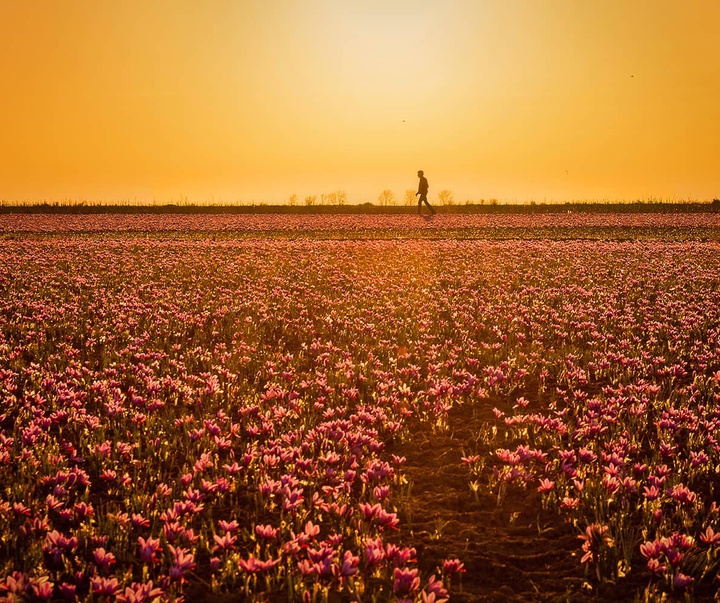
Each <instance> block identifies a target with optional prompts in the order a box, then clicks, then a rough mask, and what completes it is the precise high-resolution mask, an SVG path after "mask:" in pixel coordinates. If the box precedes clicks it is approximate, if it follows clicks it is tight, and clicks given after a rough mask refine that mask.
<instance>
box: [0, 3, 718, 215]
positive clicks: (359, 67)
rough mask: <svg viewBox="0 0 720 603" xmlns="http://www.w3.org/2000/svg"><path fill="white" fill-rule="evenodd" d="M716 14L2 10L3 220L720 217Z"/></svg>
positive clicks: (582, 7) (99, 7)
mask: <svg viewBox="0 0 720 603" xmlns="http://www.w3.org/2000/svg"><path fill="white" fill-rule="evenodd" d="M718 24H720V2H717V1H716V0H706V1H701V0H696V1H693V0H688V2H678V1H677V0H648V1H645V0H602V1H599V0H444V1H442V2H441V1H440V0H432V1H430V0H413V1H402V0H357V1H354V0H353V1H350V0H284V1H281V0H262V1H261V0H257V1H256V0H253V1H249V0H246V1H243V0H224V1H212V0H207V1H204V2H197V1H195V0H140V1H135V0H123V1H122V2H118V1H117V0H66V1H63V2H58V1H55V0H47V1H38V0H3V1H2V2H0V45H1V46H2V51H1V52H0V74H1V75H0V94H1V95H2V96H1V97H2V111H1V112H0V132H1V133H2V134H1V135H0V201H3V200H4V201H9V202H13V201H36V200H51V201H52V200H68V199H70V200H81V199H84V200H88V201H94V200H104V201H114V200H122V199H129V200H133V199H137V201H144V202H147V201H150V202H152V201H153V200H155V201H158V202H168V201H178V200H179V199H181V198H186V199H187V200H188V201H210V200H214V201H215V202H219V201H223V202H236V201H238V200H243V201H245V202H250V201H252V200H255V201H256V202H258V201H262V200H264V201H268V202H281V201H284V200H286V199H287V198H288V197H289V195H291V194H293V193H296V194H297V195H298V196H299V198H300V200H301V201H300V202H301V203H302V199H303V198H304V197H305V196H307V195H320V194H322V193H329V192H332V191H335V190H345V191H346V192H347V195H348V199H349V201H350V202H351V203H355V202H363V201H376V200H377V197H378V195H379V193H380V192H381V191H382V190H383V189H387V188H389V189H392V190H393V191H394V192H395V194H396V195H397V196H398V197H402V196H403V193H404V191H405V190H406V189H407V188H414V187H416V185H417V178H416V176H415V172H416V171H417V170H418V169H424V170H425V172H426V175H427V177H428V180H429V181H430V197H429V198H430V201H431V202H432V201H433V198H434V196H435V195H436V194H437V192H438V191H439V190H440V189H451V190H452V191H453V192H454V196H455V199H456V200H457V201H460V202H464V201H465V200H466V199H471V200H478V199H481V198H485V199H489V198H497V199H500V200H510V201H515V200H517V201H527V200H536V201H543V200H547V201H550V200H555V201H560V200H575V199H580V200H583V199H609V200H616V199H626V200H633V199H638V198H642V199H647V198H650V197H653V198H663V199H671V198H675V199H688V198H691V199H695V200H709V199H712V198H713V197H720V100H719V99H720V48H719V47H718V40H717V27H718Z"/></svg>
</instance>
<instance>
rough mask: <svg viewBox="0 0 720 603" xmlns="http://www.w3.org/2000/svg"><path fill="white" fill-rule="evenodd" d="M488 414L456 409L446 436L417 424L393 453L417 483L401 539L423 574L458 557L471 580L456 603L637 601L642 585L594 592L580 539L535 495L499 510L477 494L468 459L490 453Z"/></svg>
mask: <svg viewBox="0 0 720 603" xmlns="http://www.w3.org/2000/svg"><path fill="white" fill-rule="evenodd" d="M485 412H486V414H487V415H488V416H482V415H483V414H484V413H483V411H482V410H479V409H477V408H475V409H473V408H472V407H471V406H470V405H459V406H456V407H454V408H453V409H452V410H451V411H450V416H449V428H448V429H447V431H446V432H444V433H441V434H433V433H432V432H431V430H430V428H429V427H427V426H424V425H420V424H419V423H418V424H417V425H414V426H413V429H412V430H411V432H412V434H413V435H412V438H411V439H410V440H409V441H407V442H405V443H402V444H396V445H393V446H392V447H391V450H390V452H392V453H394V454H397V455H402V456H405V457H406V459H407V461H406V463H405V474H406V476H407V478H408V480H409V481H410V482H411V483H412V491H411V495H410V496H408V497H407V498H406V499H405V500H404V501H403V506H404V507H406V508H408V512H407V513H406V514H402V515H401V519H402V524H401V525H402V527H401V534H400V537H401V541H402V542H403V543H405V544H410V545H412V546H414V547H415V548H416V549H417V551H418V561H419V563H420V567H421V569H422V570H423V571H424V572H426V573H432V572H434V571H436V568H437V567H440V566H442V563H443V560H444V559H447V558H451V557H457V558H459V559H460V561H462V562H463V563H464V564H465V569H466V573H464V574H463V575H462V582H461V581H460V579H459V578H458V577H457V576H455V577H454V578H453V579H452V583H451V589H450V590H451V600H452V601H457V602H466V603H476V602H491V601H492V602H495V601H498V602H500V601H508V602H519V601H533V602H539V601H544V602H556V601H580V602H583V601H632V600H634V598H635V595H636V593H637V591H638V589H639V588H641V585H639V584H634V585H633V584H625V585H622V586H617V587H614V586H607V585H605V586H603V587H600V588H599V587H598V586H597V585H593V586H590V585H591V584H593V583H592V579H590V578H587V579H586V577H585V575H584V570H583V568H582V567H581V565H580V563H579V557H580V554H579V553H580V541H579V540H578V538H577V532H576V531H575V530H574V529H573V528H572V526H569V525H564V524H563V523H562V522H561V521H560V520H559V519H557V518H552V517H550V516H548V515H547V513H544V512H543V511H542V508H541V507H540V504H539V502H540V501H539V496H538V495H537V494H536V493H535V492H534V491H528V492H519V491H512V492H510V493H509V494H508V495H507V497H506V498H505V499H504V500H503V501H502V503H501V504H500V505H498V500H497V497H496V496H493V495H492V494H490V493H489V492H487V487H486V486H487V484H485V485H484V486H485V487H483V488H482V489H481V491H480V492H479V493H478V494H477V495H476V494H474V493H473V492H472V491H471V489H470V487H469V483H470V480H471V477H470V472H469V470H468V469H467V468H466V467H465V466H464V465H463V463H462V461H461V457H462V456H464V453H470V452H483V450H482V447H481V446H479V445H478V444H477V443H476V440H477V433H478V432H479V430H478V427H479V426H480V424H481V422H482V421H484V420H489V419H490V416H491V414H490V407H488V408H487V410H486V411H485ZM484 452H488V451H484ZM476 496H477V498H476ZM446 586H447V585H446Z"/></svg>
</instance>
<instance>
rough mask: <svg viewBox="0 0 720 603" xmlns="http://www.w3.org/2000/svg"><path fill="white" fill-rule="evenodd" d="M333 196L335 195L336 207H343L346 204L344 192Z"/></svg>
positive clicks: (338, 192) (337, 192)
mask: <svg viewBox="0 0 720 603" xmlns="http://www.w3.org/2000/svg"><path fill="white" fill-rule="evenodd" d="M335 194H336V195H337V204H338V205H345V204H346V203H347V193H346V192H345V191H336V192H335Z"/></svg>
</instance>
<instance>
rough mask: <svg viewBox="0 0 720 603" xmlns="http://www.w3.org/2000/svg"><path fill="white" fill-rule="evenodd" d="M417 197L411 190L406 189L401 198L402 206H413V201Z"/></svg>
mask: <svg viewBox="0 0 720 603" xmlns="http://www.w3.org/2000/svg"><path fill="white" fill-rule="evenodd" d="M416 198H417V196H416V195H415V191H414V190H413V189H411V188H408V189H406V190H405V196H404V197H403V204H404V205H415V199H416Z"/></svg>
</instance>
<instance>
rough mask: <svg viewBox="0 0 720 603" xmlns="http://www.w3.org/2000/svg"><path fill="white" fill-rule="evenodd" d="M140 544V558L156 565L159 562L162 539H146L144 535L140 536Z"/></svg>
mask: <svg viewBox="0 0 720 603" xmlns="http://www.w3.org/2000/svg"><path fill="white" fill-rule="evenodd" d="M137 541H138V544H139V545H140V559H142V560H143V561H144V562H145V563H149V564H150V565H155V564H156V563H158V562H159V560H160V559H159V554H160V552H161V551H162V549H161V548H160V540H159V539H158V538H148V539H147V540H145V539H144V538H143V537H142V536H138V539H137Z"/></svg>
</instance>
